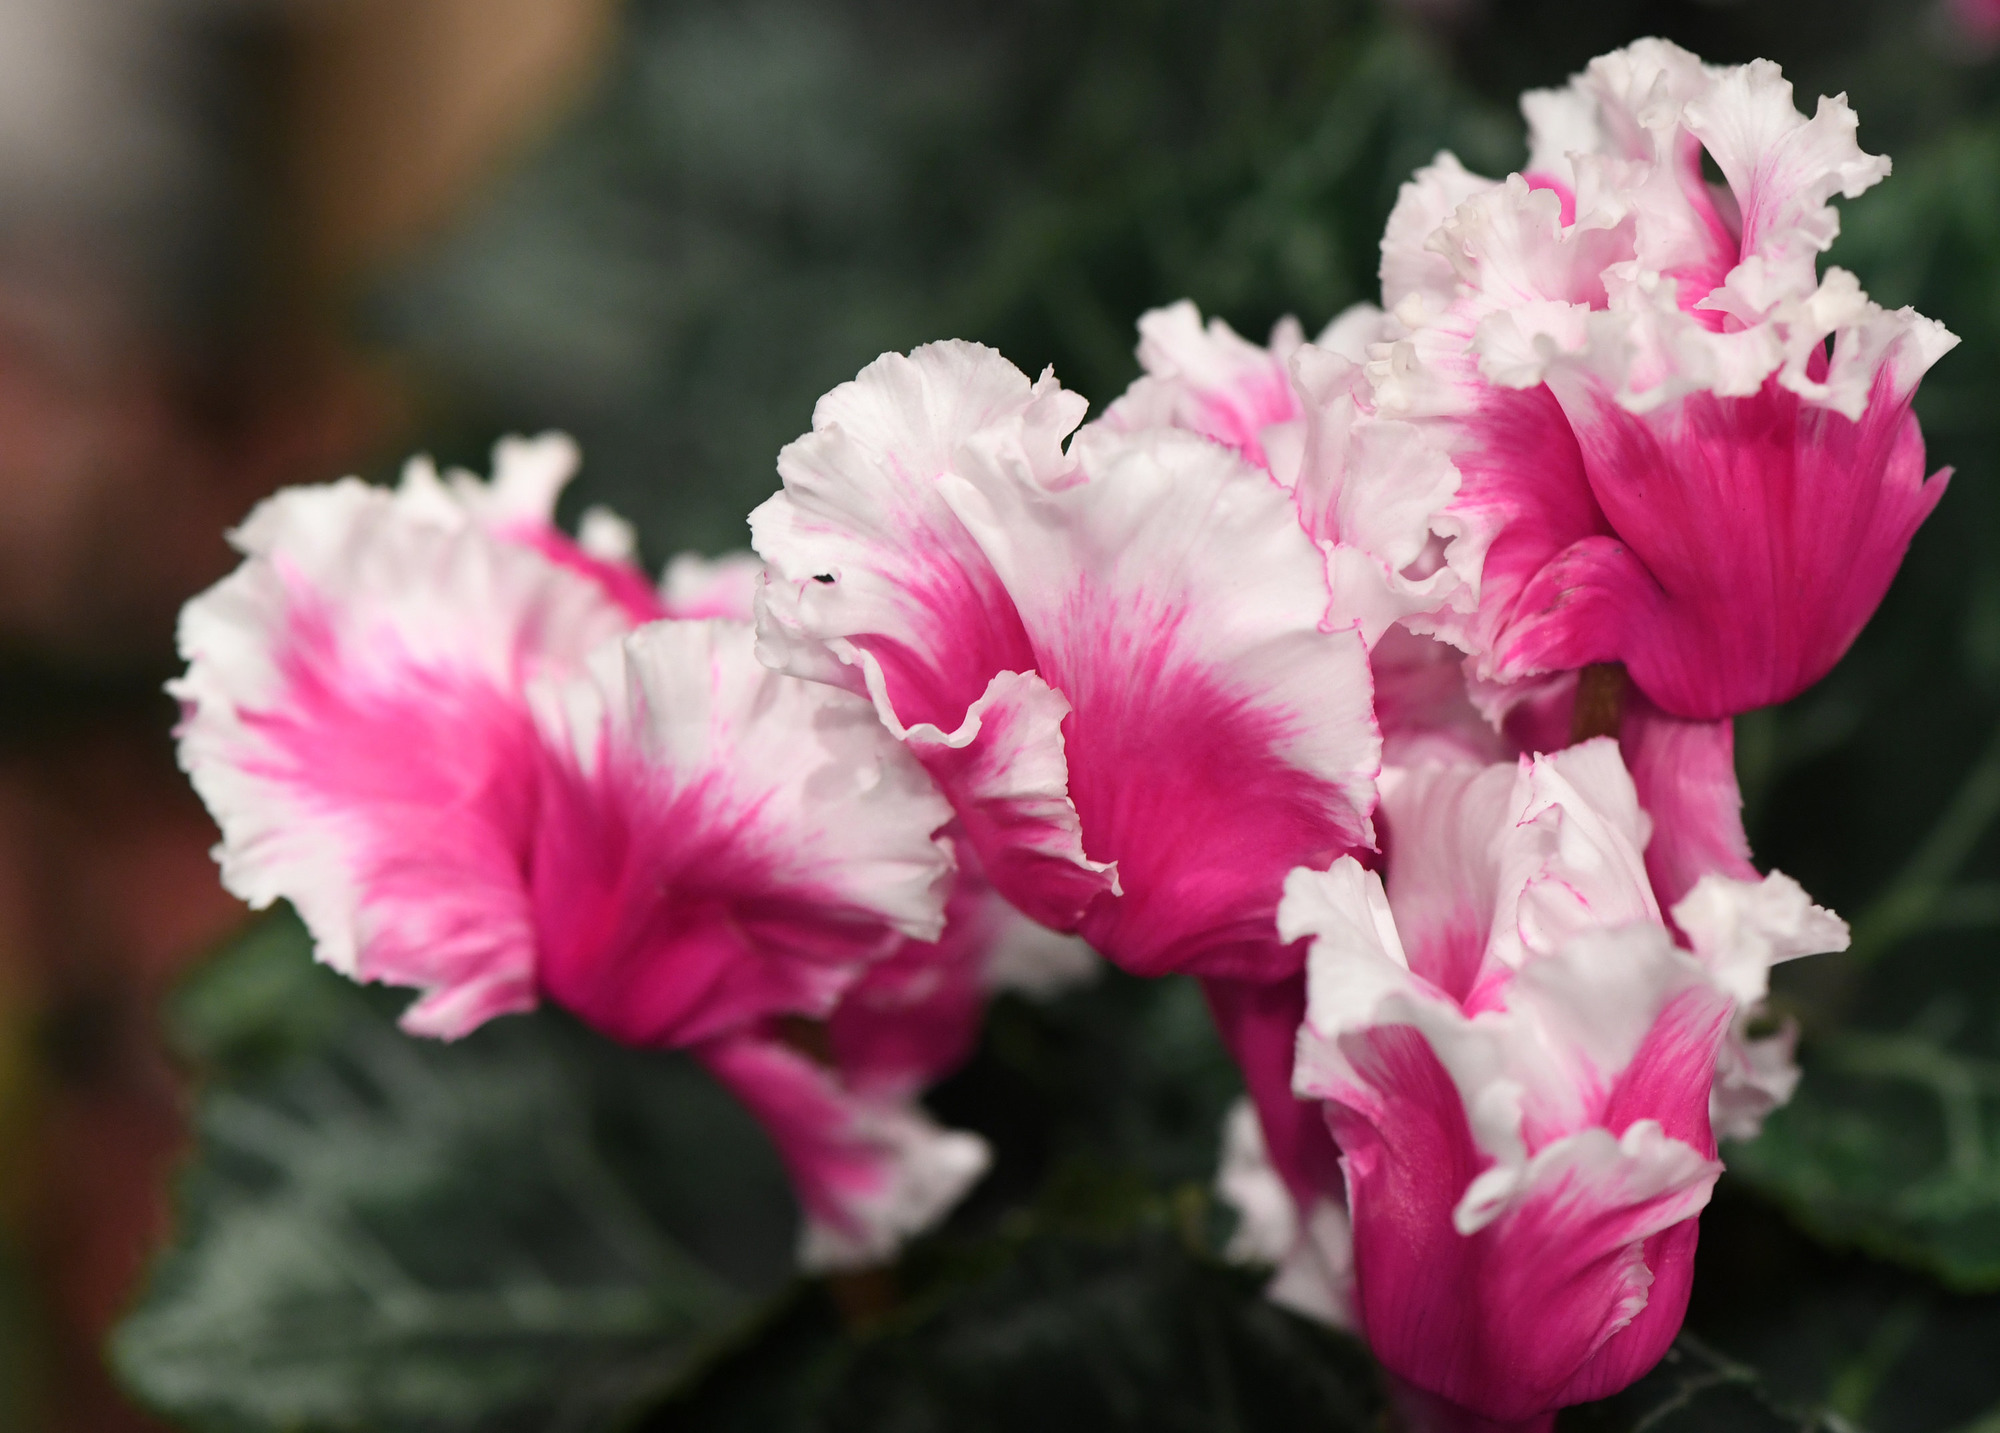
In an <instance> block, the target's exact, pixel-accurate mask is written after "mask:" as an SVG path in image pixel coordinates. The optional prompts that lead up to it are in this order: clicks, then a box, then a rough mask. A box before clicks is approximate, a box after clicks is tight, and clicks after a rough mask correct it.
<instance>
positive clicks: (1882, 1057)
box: [1728, 1030, 2000, 1289]
mask: <svg viewBox="0 0 2000 1433" xmlns="http://www.w3.org/2000/svg"><path fill="white" fill-rule="evenodd" d="M1996 1097H2000V1062H1995V1061H1992V1060H1986V1059H1980V1058H1975V1057H1973V1056H1969V1055H1964V1054H1960V1053H1958V1052H1956V1051H1954V1050H1953V1049H1951V1048H1950V1047H1949V1046H1947V1045H1945V1044H1943V1043H1942V1042H1940V1041H1938V1040H1937V1039H1935V1038H1934V1037H1931V1036H1927V1035H1926V1034H1925V1033H1924V1032H1923V1031H1921V1030H1913V1031H1906V1032H1903V1033H1899V1034H1890V1035H1878V1034H1871V1033H1867V1032H1861V1031H1849V1032H1844V1033H1842V1034H1838V1035H1834V1036H1830V1037H1828V1038H1826V1039H1824V1040H1822V1041H1820V1042H1818V1044H1817V1045H1816V1046H1815V1048H1814V1050H1813V1051H1812V1058H1811V1059H1810V1060H1809V1061H1808V1062H1807V1066H1806V1077H1805V1079H1804V1080H1803V1081H1802V1082H1801V1085H1800V1089H1799V1093H1798V1095H1797V1096H1796V1097H1795V1098H1794V1099H1793V1101H1792V1103H1791V1104H1790V1105H1789V1106H1787V1107H1786V1108H1785V1109H1782V1110H1780V1111H1778V1112H1777V1113H1776V1114H1775V1115H1773V1116H1772V1117H1771V1119H1770V1120H1769V1121H1768V1122H1767V1123H1766V1126H1765V1130H1764V1133H1763V1135H1762V1137H1761V1138H1759V1139H1757V1140H1756V1141H1754V1142H1753V1143H1750V1144H1748V1145H1743V1146H1740V1147H1737V1148H1734V1149H1732V1150H1730V1151H1729V1156H1728V1157H1729V1162H1730V1167H1731V1168H1732V1169H1733V1170H1734V1171H1735V1172H1736V1173H1737V1174H1738V1175H1739V1176H1741V1177H1743V1178H1745V1179H1747V1180H1749V1181H1750V1182H1751V1183H1752V1184H1753V1185H1755V1186H1756V1187H1758V1188H1760V1189H1762V1190H1763V1191H1765V1192H1766V1193H1767V1194H1770V1195H1772V1196H1774V1197H1775V1198H1777V1199H1779V1200H1780V1201H1782V1202H1783V1203H1784V1204H1785V1206H1786V1207H1787V1208H1788V1209H1789V1210H1790V1211H1791V1212H1792V1215H1793V1217H1794V1218H1796V1219H1797V1220H1798V1221H1799V1222H1800V1223H1802V1224H1803V1225H1805V1227H1807V1228H1808V1229H1810V1230H1812V1231H1813V1232H1814V1233H1816V1234H1818V1235H1819V1236H1820V1237H1821V1238H1825V1239H1830V1240H1832V1241H1834V1242H1836V1243H1840V1244H1848V1245H1853V1246H1855V1247H1858V1248H1862V1249H1865V1250H1867V1251H1869V1252H1870V1253H1873V1254H1877V1255H1880V1256H1882V1257H1885V1258H1891V1259H1896V1260H1899V1261H1902V1262H1905V1263H1909V1264H1913V1265H1916V1266H1918V1267H1920V1268H1924V1269H1928V1270H1930V1271H1932V1272H1933V1273H1935V1274H1936V1275H1937V1276H1938V1277H1939V1278H1941V1279H1943V1280H1944V1281H1945V1282H1946V1283H1947V1284H1950V1285H1952V1286H1954V1287H1957V1288H1965V1289H1981V1288H2000V1149H1996V1148H1995V1146H1994V1115H1995V1100H1996Z"/></svg>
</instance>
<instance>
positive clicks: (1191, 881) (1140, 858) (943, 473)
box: [750, 343, 1378, 980]
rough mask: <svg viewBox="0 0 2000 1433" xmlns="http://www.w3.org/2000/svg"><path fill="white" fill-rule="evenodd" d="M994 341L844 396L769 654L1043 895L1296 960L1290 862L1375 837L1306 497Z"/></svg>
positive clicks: (1148, 944)
mask: <svg viewBox="0 0 2000 1433" xmlns="http://www.w3.org/2000/svg"><path fill="white" fill-rule="evenodd" d="M1083 407H1084V405H1083V400H1082V399H1080V398H1078V397H1076V396H1075V395H1074V394H1070V393H1066V392H1064V391H1063V390H1062V388H1061V387H1059V386H1058V385H1057V384H1056V382H1055V380H1054V378H1053V377H1050V376H1048V375H1044V376H1043V378H1042V379H1041V380H1040V381H1039V382H1037V383H1034V384H1030V383H1029V382H1028V380H1027V378H1026V377H1025V376H1024V375H1022V374H1021V373H1020V371H1019V370H1017V369H1016V368H1014V366H1013V365H1012V364H1010V363H1008V362H1007V361H1006V360H1005V359H1004V358H1001V357H1000V356H999V355H998V354H996V353H994V352H993V351H992V350H990V349H986V348H982V347H980V346H978V345H976V344H968V343H939V344H932V345H930V346H928V347H925V348H920V349H918V350H916V352H914V353H913V354H911V355H909V356H908V357H904V356H902V355H900V354H889V355H885V356H884V357H883V358H881V359H878V360H877V361H876V362H875V363H873V364H870V365H869V366H868V367H867V368H866V369H864V370H863V371H862V373H861V375H860V376H859V377H858V378H857V379H856V380H855V381H854V382H852V383H848V384H843V385H842V386H841V387H839V388H837V389H835V390H834V391H833V392H832V393H829V394H828V395H827V396H826V397H825V398H823V399H821V400H820V403H819V406H818V408H817V409H816V411H815V412H814V415H813V431H812V432H811V433H809V434H808V435H806V436H805V437H803V438H800V439H799V440H798V441H797V442H795V443H793V444H791V445H790V446H789V447H787V448H786V449H785V450H784V452H783V453H782V454H780V456H779V459H778V471H779V473H780V475H781V476H782V478H783V479H784V490H783V491H782V492H781V493H779V494H778V495H777V496H775V497H773V498H772V499H771V500H770V501H768V502H767V503H765V504H764V505H763V506H762V507H760V508H758V509H757V511H756V512H754V513H753V514H752V515H751V519H750V524H751V532H752V535H753V538H754V540H755V545H756V547H757V550H758V552H759V553H760V554H761V555H762V556H763V558H764V559H765V562H766V563H767V565H768V567H769V577H768V579H767V586H766V588H765V590H764V593H763V596H762V599H761V606H760V609H759V616H758V631H759V651H760V653H761V654H762V655H763V656H764V658H765V660H767V661H769V662H771V663H772V664H773V665H775V666H777V667H778V668H780V669H781V670H783V671H786V672H790V673H792V674H794V675H796V676H803V677H810V678H813V679H816V680H819V681H823V682H829V683H833V684H835V685H839V686H842V687H845V688H846V689H848V690H851V691H854V692H858V693H865V694H866V695H867V696H868V697H869V699H870V700H872V702H873V703H874V706H875V709H876V711H877V712H878V713H879V714H880V716H881V718H882V721H883V723H884V725H885V726H887V728H888V729H889V730H890V731H892V732H894V733H895V734H896V736H897V737H898V738H900V739H901V740H902V741H904V742H905V743H906V744H907V745H908V747H909V749H910V750H911V751H912V752H914V753H915V754H916V755H917V757H918V758H919V759H920V760H921V761H922V762H923V763H924V765H925V766H926V767H927V768H928V769H929V771H930V772H931V774H932V775H933V776H934V777H935V778H936V780H937V782H938V785H939V787H940V788H941V789H942V790H943V792H944V793H945V795H946V797H947V798H949V800H950V801H951V803H952V806H953V808H954V810H955V811H956V812H957V815H958V821H959V829H960V830H962V832H963V833H964V837H965V840H966V842H967V843H968V844H969V845H970V846H971V847H972V848H973V849H974V850H975V851H976V852H977V853H978V858H979V865H980V867H981V869H982V870H983V872H984V873H985V875H986V877H987V879H989V880H990V881H991V882H992V883H993V885H994V886H995V887H997V888H998V889H999V891H1000V892H1001V893H1002V894H1003V895H1005V896H1006V897H1007V898H1008V899H1009V900H1011V901H1012V902H1013V903H1014V904H1015V905H1016V906H1018V907H1019V908H1020V909H1021V910H1022V911H1024V912H1026V913H1027V914H1029V915H1031V916H1033V917H1034V918H1035V919H1037V920H1039V921H1041V922H1042V923H1043V924H1045V925H1048V926H1050V927H1051V928H1053V929H1056V930H1063V931H1076V932H1079V933H1080V934H1082V935H1083V936H1084V937H1085V939H1087V940H1088V941H1089V943H1090V944H1091V945H1092V946H1093V947H1095V948H1096V949H1097V950H1099V951H1101V952H1102V953H1103V954H1105V955H1107V956H1109V957H1110V958H1111V959H1112V960H1115V961H1117V962H1118V963H1119V964H1121V965H1123V966H1125V967H1126V968H1127V969H1129V970H1133V971H1136V972H1138V973H1140V974H1147V975H1157V974H1163V973H1166V972H1168V971H1190V972H1194V973H1197V974H1203V975H1215V976H1228V977H1236V978H1246V979H1252V980H1272V979H1277V978H1279V977H1282V976H1284V975H1286V974H1290V973H1293V972H1296V971H1297V970H1298V969H1299V967H1300V963H1301V959H1300V956H1299V955H1298V953H1297V952H1295V951H1288V950H1287V949H1286V947H1285V946H1284V945H1283V944H1282V943H1281V942H1279V941H1278V940H1277V939H1276V936H1275V933H1274V931H1273V929H1272V924H1271V917H1272V912H1273V911H1274V910H1275V909H1276V906H1277V900H1278V896H1279V892H1280V889H1281V886H1282V883H1283V880H1284V873H1285V871H1286V870H1288V869H1290V868H1291V867H1292V866H1294V865H1297V864H1300V863H1301V861H1311V860H1312V859H1313V856H1312V855H1309V854H1308V853H1317V856H1318V859H1319V860H1321V861H1325V860H1330V859H1331V858H1332V856H1333V855H1335V854H1338V853H1340V852H1343V851H1346V850H1350V849H1354V848H1359V847H1365V846H1367V845H1368V844H1369V843H1370V840H1371V835H1370V828H1369V820H1368V810H1369V807H1370V805H1371V804H1372V800H1373V779H1374V775H1375V769H1376V758H1377V751H1378V744H1377V741H1376V735H1375V730H1374V723H1373V721H1372V719H1371V717H1370V714H1369V686H1368V668H1367V656H1366V652H1365V650H1364V649H1363V646H1362V642H1361V640H1360V637H1359V635H1358V634H1357V633H1356V632H1355V631H1354V630H1353V629H1352V624H1351V623H1343V622H1341V621H1340V619H1339V617H1338V614H1330V613H1329V611H1328V591H1327V586H1326V581H1325V576H1324V572H1323V565H1322V562H1321V560H1320V556H1319V554H1318V553H1317V552H1316V551H1315V550H1314V547H1313V544H1312V543H1311V541H1310V540H1309V539H1308V538H1307V537H1306V535H1305V534H1304V533H1303V532H1302V531H1301V530H1300V529H1299V526H1298V524H1297V522H1296V521H1295V520H1294V518H1293V516H1292V512H1291V507H1290V504H1289V502H1288V500H1287V499H1286V497H1285V494H1284V492H1283V491H1282V489H1280V488H1278V487H1277V486H1276V485H1274V484H1273V483H1272V482H1271V481H1270V480H1269V479H1268V478H1267V477H1266V475H1265V474H1264V473H1262V472H1261V471H1259V470H1258V469H1257V468H1255V467H1253V466H1251V465H1250V464H1248V463H1246V462H1244V461H1243V460H1242V459H1241V458H1239V457H1238V456H1237V455H1235V454H1234V453H1232V452H1230V451H1229V450H1228V449H1226V448H1224V447H1222V446H1220V445H1218V444H1216V443H1214V442H1210V441H1207V440H1206V439H1204V438H1201V437H1198V436H1196V435H1194V434H1191V433H1187V432H1183V431H1177V430H1174V429H1171V428H1146V429H1142V430H1138V431H1131V432H1121V431H1116V430H1114V429H1113V428H1112V427H1109V426H1103V425H1093V426H1092V427H1090V428H1086V429H1085V430H1084V431H1083V432H1081V433H1079V434H1078V435H1077V436H1076V438H1075V440H1074V441H1073V442H1072V443H1071V444H1070V446H1069V448H1068V450H1067V451H1065V450H1064V448H1063V439H1064V438H1065V437H1066V436H1067V435H1068V434H1069V433H1070V431H1071V430H1072V429H1074V428H1075V427H1076V425H1077V423H1078V421H1079V420H1080V419H1081V417H1082V415H1083Z"/></svg>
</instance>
